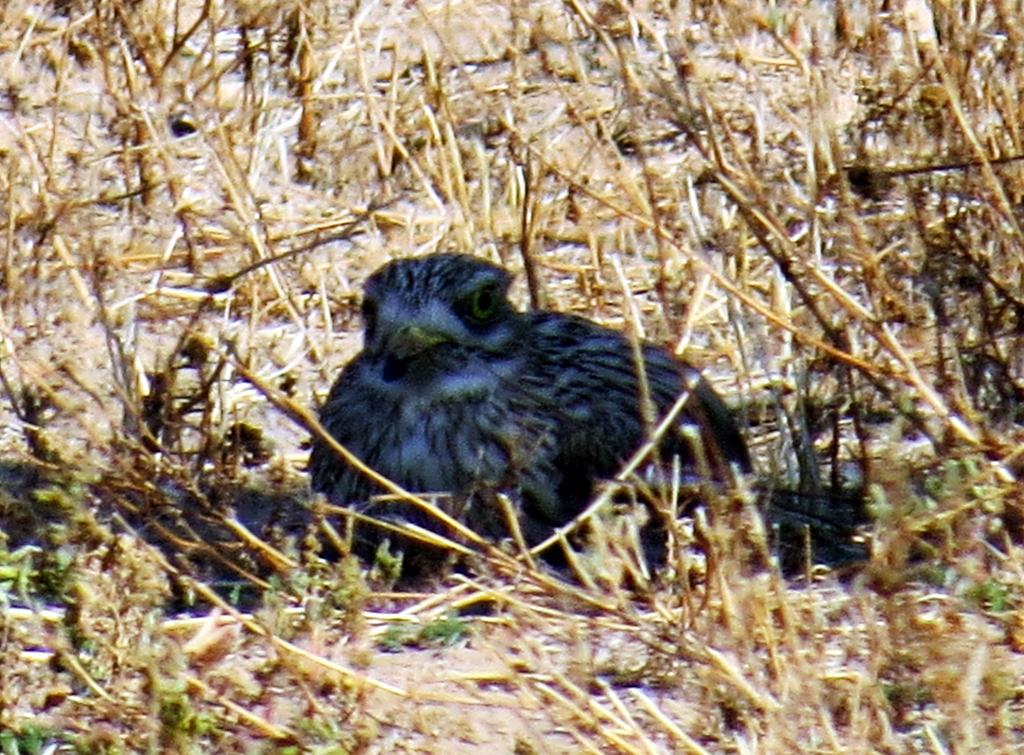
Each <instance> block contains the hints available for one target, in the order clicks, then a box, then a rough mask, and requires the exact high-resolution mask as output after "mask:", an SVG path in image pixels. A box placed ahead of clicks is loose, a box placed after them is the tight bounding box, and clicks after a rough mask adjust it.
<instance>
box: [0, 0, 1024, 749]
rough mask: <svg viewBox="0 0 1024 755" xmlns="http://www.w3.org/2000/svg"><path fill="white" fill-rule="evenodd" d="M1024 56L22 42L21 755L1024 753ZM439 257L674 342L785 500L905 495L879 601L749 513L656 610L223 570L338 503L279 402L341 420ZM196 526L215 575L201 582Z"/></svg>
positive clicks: (303, 10) (8, 146) (719, 14)
mask: <svg viewBox="0 0 1024 755" xmlns="http://www.w3.org/2000/svg"><path fill="white" fill-rule="evenodd" d="M932 12H934V13H936V14H937V15H935V16H932ZM1021 29H1024V14H1022V12H1021V10H1020V9H1019V8H1018V7H1016V6H1015V5H1014V4H1011V3H999V2H996V3H946V4H941V3H935V4H933V7H932V9H931V10H929V7H928V4H926V3H923V2H917V0H905V2H881V0H863V1H860V0H836V1H835V2H834V3H829V4H825V3H820V4H819V3H807V4H804V3H782V4H778V5H777V4H775V3H758V2H755V3H727V2H724V3H720V2H712V3H703V2H680V3H662V2H651V3H637V4H635V5H634V6H630V5H625V4H618V3H615V2H608V3H594V2H575V0H570V2H568V3H565V4H561V3H558V2H536V3H516V2H494V3H475V2H474V3H469V2H461V3H460V2H449V3H440V2H438V3H432V2H414V3H409V2H401V3H397V2H393V3H388V2H384V3H377V4H369V5H359V4H343V3H326V2H321V1H320V0H309V2H306V3H298V2H285V3H262V4H261V3H257V2H248V3H243V2H230V1H229V2H210V3H201V2H198V1H196V0H177V1H176V2H175V1H172V0H139V1H138V2H131V3H129V2H123V0H95V1H94V2H91V3H87V2H83V1H80V0H65V1H64V2H53V3H36V2H24V1H22V0H9V1H8V2H6V3H5V4H3V6H2V7H0V81H3V82H4V87H3V92H2V95H0V102H2V109H0V168H2V171H0V201H2V203H3V204H2V206H0V218H2V219H3V229H2V232H0V233H2V237H0V238H2V241H0V264H2V268H0V302H2V308H0V378H2V384H0V385H2V389H3V391H2V398H0V453H2V456H0V606H2V607H3V613H2V618H0V622H2V623H0V628H2V631H0V732H2V733H0V743H2V744H3V747H4V748H5V750H4V751H5V752H10V751H13V752H33V751H37V750H34V749H33V747H34V746H38V747H42V746H44V745H45V744H47V743H67V744H72V745H73V746H74V747H75V748H77V749H78V750H79V751H82V752H125V751H143V750H146V751H157V750H165V751H175V752H211V751H217V752H235V751H246V752H248V751H269V750H273V751H278V750H280V751H311V752H343V751H346V752H347V751H352V750H359V751H371V752H391V751H416V752H419V751H435V750H440V749H442V748H443V749H444V750H445V751H447V752H456V751H459V752H462V751H465V752H470V751H474V752H475V751H493V752H512V751H514V752H518V753H528V752H560V751H566V752H569V751H572V752H577V751H590V752H598V751H600V752H606V751H607V752H611V751H624V752H647V751H709V752H727V751H738V752H795V751H802V752H861V751H883V752H903V751H925V752H949V751H955V752H966V751H979V752H1010V751H1018V750H1019V749H1020V748H1021V747H1022V746H1024V720H1022V710H1024V708H1022V703H1021V697H1022V693H1024V692H1022V678H1024V657H1022V655H1021V652H1022V650H1024V614H1022V611H1021V600H1022V598H1024V595H1022V590H1024V582H1022V579H1024V561H1022V555H1021V548H1020V545H1019V535H1020V534H1021V532H1020V528H1021V526H1022V522H1024V520H1022V511H1021V509H1022V506H1024V497H1022V495H1021V492H1020V487H1019V485H1018V483H1017V482H1016V479H1017V477H1019V476H1020V474H1021V470H1022V463H1021V461H1022V460H1021V453H1020V450H1021V448H1024V446H1022V439H1024V432H1022V427H1024V424H1022V423H1024V414H1022V407H1024V403H1022V400H1021V399H1022V396H1024V363H1022V356H1021V355H1022V354H1024V348H1022V335H1021V334H1022V333H1024V319H1022V318H1024V290H1022V281H1024V262H1022V261H1024V236H1022V233H1021V222H1022V220H1021V213H1020V212H1019V207H1020V201H1021V196H1022V194H1024V180H1022V174H1021V170H1022V165H1021V164H1020V163H1018V162H1016V161H1015V160H1014V159H1011V158H1015V156H1018V155H1022V154H1024V143H1022V142H1024V134H1022V132H1021V130H1020V124H1021V123H1022V122H1024V117H1022V116H1024V102H1022V100H1021V93H1022V92H1024V60H1022V59H1021V55H1022V51H1024V39H1022V38H1021V36H1020V35H1021V31H1020V30H1021ZM435 250H459V251H468V252H474V253H478V254H482V255H485V256H487V257H489V258H491V259H494V260H498V261H501V262H502V263H504V264H506V265H508V266H509V267H510V268H512V269H514V270H516V271H518V272H523V271H524V269H525V272H526V273H527V274H526V275H522V274H521V275H520V276H519V279H520V280H521V281H524V283H521V284H520V288H519V289H518V293H517V295H518V296H519V297H520V300H521V301H522V302H523V303H524V304H525V302H526V301H527V300H528V298H529V297H531V296H532V298H533V299H534V300H535V301H540V302H542V303H544V304H545V305H546V306H550V307H553V308H557V309H560V310H566V311H575V312H579V313H582V314H585V315H587V316H590V317H594V318H597V319H600V320H602V321H605V322H608V323H612V324H623V326H625V323H628V322H630V320H631V316H630V315H629V311H628V310H629V308H630V307H633V308H635V311H636V312H637V313H638V314H639V318H638V320H639V324H640V326H641V327H642V328H643V329H644V330H645V331H646V333H647V335H648V336H649V337H651V338H653V339H655V340H658V341H661V342H665V343H669V344H671V345H672V346H673V347H674V348H677V349H678V350H679V351H680V353H682V352H684V351H685V353H686V355H687V358H689V359H690V360H691V361H693V362H695V363H697V364H700V365H702V366H704V367H705V368H706V369H707V370H708V373H709V374H710V375H711V376H712V377H713V378H714V379H715V381H716V383H717V385H718V386H719V388H720V390H721V391H722V393H723V394H724V395H726V396H727V397H728V398H729V401H730V403H732V404H734V405H735V406H737V407H738V408H739V409H740V411H741V413H742V414H743V416H744V417H745V422H746V424H747V425H748V430H749V433H748V434H749V436H750V437H751V440H752V444H753V446H754V448H755V451H756V453H757V455H758V457H759V458H758V464H759V467H760V469H761V471H762V473H763V474H764V475H765V476H767V477H771V478H773V479H777V480H782V481H785V482H787V483H795V481H796V480H797V479H798V478H799V477H800V476H801V474H806V472H807V465H806V463H805V464H804V465H803V472H802V473H801V471H800V466H801V465H800V463H799V460H800V459H806V458H808V456H809V455H814V456H816V457H817V459H818V461H819V462H820V465H821V466H820V469H821V474H822V477H823V478H824V479H825V480H830V479H831V480H833V481H843V480H850V479H851V478H852V479H855V480H860V481H862V482H863V483H864V484H865V486H866V487H867V488H868V489H869V490H870V495H871V499H872V502H873V510H874V513H875V515H876V517H877V521H878V523H877V525H876V526H875V528H874V532H873V533H871V537H872V549H873V555H872V559H871V562H870V564H868V565H867V567H866V568H864V569H863V570H862V571H860V572H859V573H858V574H856V575H855V576H854V577H853V578H852V579H851V580H846V581H840V580H839V579H838V578H837V577H836V575H834V574H831V573H830V572H828V571H827V570H819V571H818V572H816V573H815V574H813V575H812V579H811V580H810V581H809V582H808V580H806V579H805V580H802V581H799V580H798V581H796V582H792V583H787V582H786V581H785V580H783V579H782V578H781V577H779V576H778V575H777V574H775V573H774V572H772V571H764V570H758V569H755V568H753V567H751V566H750V565H749V562H750V559H746V558H743V557H741V555H740V554H741V553H742V552H743V549H746V548H750V547H756V542H754V543H753V544H752V542H750V541H756V540H757V538H756V537H751V536H750V535H749V532H748V528H747V525H749V524H750V521H751V519H750V517H751V512H749V511H746V510H744V509H743V507H739V508H737V507H735V506H732V505H731V504H732V503H735V501H728V500H726V501H720V502H718V505H716V506H713V507H712V511H711V512H710V514H709V517H710V522H709V523H708V524H707V525H706V527H704V528H702V527H701V526H700V522H698V523H697V525H698V526H697V527H696V530H695V533H694V534H693V537H694V538H695V540H696V541H697V542H696V543H695V544H694V545H695V546H699V547H694V548H681V549H680V551H679V552H678V553H677V556H678V558H677V559H676V562H675V566H674V570H673V571H672V573H671V574H670V575H669V577H668V578H666V579H665V580H663V581H662V582H661V583H659V584H658V585H657V586H656V587H655V588H653V589H651V590H641V591H639V593H637V592H634V591H624V590H620V589H619V588H618V587H617V586H616V585H617V582H616V579H614V578H613V577H612V576H610V575H605V576H606V578H601V577H600V572H601V569H602V568H604V567H605V566H606V564H605V562H604V561H603V560H602V558H601V557H600V556H595V557H594V560H595V562H596V566H595V565H592V568H593V569H596V571H597V573H598V575H599V577H598V578H597V579H595V583H594V584H593V585H589V586H587V587H580V586H579V585H576V584H565V583H563V582H561V581H560V580H558V579H556V578H554V577H550V576H545V575H544V574H543V573H540V572H537V571H536V570H531V569H526V568H522V567H517V566H515V565H514V564H511V562H510V561H509V560H508V559H504V560H502V559H501V558H500V557H498V556H495V557H494V558H493V559H491V561H490V562H488V563H489V565H488V564H487V563H485V564H484V565H483V568H481V569H480V570H478V571H477V572H471V573H473V574H477V576H474V577H469V576H458V575H452V576H449V577H447V578H445V580H444V581H443V582H442V583H441V584H439V585H438V586H437V587H436V589H435V590H432V591H430V592H427V593H424V594H408V593H407V594H386V593H380V592H372V591H370V590H369V589H368V588H367V587H366V583H365V581H364V580H363V579H362V577H361V576H360V575H359V574H358V571H357V570H356V569H355V565H354V564H352V563H351V562H348V561H342V562H340V563H330V562H324V561H320V560H319V559H317V558H316V557H315V555H314V554H311V553H310V548H311V545H310V543H309V542H306V541H298V542H296V541H293V540H289V538H288V537H287V536H284V537H282V538H281V541H280V542H270V541H269V540H268V539H267V537H265V536H264V534H263V533H262V532H261V533H260V537H259V538H258V539H257V538H252V539H249V540H248V541H246V537H247V535H246V533H245V532H244V531H242V530H240V529H239V528H236V529H235V530H234V531H233V532H230V533H229V534H230V535H231V537H230V538H225V531H224V524H223V506H224V505H225V503H226V502H227V503H233V504H237V506H238V508H239V510H243V509H245V506H248V510H255V511H264V510H271V509H273V506H277V507H278V508H281V507H284V508H287V507H288V506H290V505H295V506H297V505H298V504H297V503H295V501H297V500H300V499H301V498H302V497H303V493H302V486H303V485H304V480H303V465H304V459H305V455H306V451H305V450H304V449H303V448H302V445H301V444H302V442H303V440H304V439H305V438H306V437H307V436H308V430H307V428H305V427H303V426H302V423H301V422H300V421H298V420H297V419H296V416H295V415H294V414H289V413H286V412H283V411H282V410H281V408H280V402H278V403H276V404H275V403H273V402H271V401H270V400H269V398H268V396H269V395H274V396H277V395H278V394H281V395H283V396H286V397H288V398H290V399H291V401H293V402H294V404H295V405H297V406H299V407H307V408H310V407H314V406H315V405H316V404H317V402H318V400H319V399H320V398H322V397H323V395H324V393H325V391H326V389H327V387H328V386H329V385H330V382H331V380H332V379H333V376H334V375H335V374H336V371H337V369H338V367H339V366H340V365H341V364H342V363H343V362H344V361H345V360H346V359H347V358H348V357H349V356H350V355H351V354H353V353H354V351H355V350H356V349H357V348H358V321H357V318H356V316H355V315H356V312H357V308H356V304H357V301H358V289H359V284H360V282H361V281H362V279H363V278H364V277H365V276H366V275H367V273H368V272H369V271H370V270H372V269H373V268H375V267H376V266H377V265H378V264H380V263H382V262H383V261H385V260H387V259H390V258H392V257H395V256H405V255H412V254H419V253H424V252H430V251H435ZM620 270H621V275H620V273H619V271H620ZM527 277H529V279H530V281H531V284H532V285H531V286H529V287H527V286H526V285H525V280H526V278H527ZM624 284H625V286H626V288H625V289H624ZM624 290H625V292H626V293H627V294H628V295H626V296H624ZM254 490H256V491H260V495H258V496H255V497H253V494H252V491H254ZM238 491H248V494H249V496H250V497H249V498H248V499H244V501H243V503H244V505H243V503H239V500H242V499H239V498H236V497H235V496H236V495H237V494H238ZM261 496H262V497H261ZM272 504H273V505H272ZM182 507H193V508H194V507H198V508H199V509H201V510H202V511H203V512H206V514H207V516H206V520H204V521H209V522H213V523H215V524H216V523H219V524H217V527H219V528H215V527H214V525H213V524H211V525H210V526H211V530H210V531H211V532H216V533H217V537H218V538H221V540H219V541H218V542H220V543H221V544H220V545H217V546H215V547H212V548H208V549H206V550H203V549H202V548H198V547H196V546H195V543H193V544H192V545H191V546H190V545H189V544H188V543H187V542H186V539H182V540H181V541H180V542H179V546H180V547H177V548H175V547H170V548H168V547H167V543H168V540H169V539H171V542H175V541H174V540H173V538H174V537H182V536H181V532H182V530H181V529H180V528H178V529H176V527H178V525H179V523H178V522H177V520H176V516H177V512H178V511H179V510H180V509H181V508H182ZM240 518H241V519H242V521H247V520H246V518H245V517H243V516H241V514H240ZM740 523H745V524H740ZM189 526H192V525H189ZM197 526H198V531H197V532H195V533H194V537H193V538H192V540H194V541H198V542H201V541H204V540H207V539H208V538H207V535H208V533H207V532H206V531H205V530H203V528H202V526H200V525H197ZM271 529H272V528H271ZM285 529H286V528H285ZM286 531H287V530H286ZM175 533H176V534H175ZM681 534H684V533H682V532H681ZM157 541H162V542H163V544H164V550H158V549H157V548H155V547H154V546H153V545H152V543H153V542H157ZM229 541H230V545H227V544H225V543H229ZM240 542H241V543H242V545H238V543H240ZM272 545H273V546H275V547H277V546H279V547H280V550H279V551H275V550H272V549H271V546H272ZM698 554H699V556H700V557H698ZM217 559H222V560H225V561H230V562H231V563H232V564H234V565H235V566H236V567H238V568H242V569H246V570H248V572H249V574H250V575H251V578H252V579H253V580H254V581H256V582H257V583H258V584H262V585H263V586H264V587H265V588H266V590H265V592H264V593H263V597H262V598H261V599H260V600H259V601H258V602H257V603H256V605H258V608H255V609H254V611H253V612H252V613H241V612H239V611H238V610H237V609H236V608H234V607H232V606H231V605H230V604H228V603H223V602H222V601H221V600H220V598H218V597H217V595H216V594H212V593H210V592H209V591H208V587H207V585H206V580H208V579H209V578H210V575H211V574H213V573H215V572H216V571H217V570H216V569H212V568H207V567H210V566H211V564H213V563H214V562H216V561H217ZM609 562H610V559H609ZM172 594H173V595H175V596H176V597H175V598H174V599H173V600H172V598H171V595H172ZM183 594H184V595H185V598H187V596H188V595H189V594H191V595H195V596H199V597H203V596H206V602H203V601H200V603H199V605H201V606H202V608H201V609H199V610H197V611H194V612H193V613H192V615H188V614H182V615H175V614H174V613H173V612H172V608H171V607H172V606H180V604H181V601H182V600H183ZM211 602H212V603H218V602H220V603H221V606H220V607H218V608H210V605H211ZM196 614H198V615H196ZM395 650H397V652H394V651H395Z"/></svg>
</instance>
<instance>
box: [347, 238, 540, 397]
mask: <svg viewBox="0 0 1024 755" xmlns="http://www.w3.org/2000/svg"><path fill="white" fill-rule="evenodd" d="M509 283H510V279H509V276H508V274H507V273H506V272H505V271H504V270H502V269H501V268H500V267H497V266H495V265H492V264H490V263H488V262H485V261H484V260H481V259H478V258H476V257H471V256H469V255H461V254H435V255H431V256H428V257H416V258H409V259H401V260H396V261H394V262H391V263H389V264H387V265H385V266H384V267H382V268H381V269H380V270H378V271H377V272H375V273H374V274H373V275H372V276H370V278H369V279H368V280H367V281H366V285H365V286H364V289H363V290H364V296H363V323H364V328H365V342H364V346H363V350H364V355H365V356H366V357H368V358H369V359H370V360H372V364H373V365H374V366H375V367H379V369H380V375H379V377H380V379H382V380H383V381H384V382H385V383H398V382H406V383H410V382H411V383H416V384H420V385H426V384H428V383H430V382H432V381H437V380H439V379H443V380H445V381H447V383H451V384H452V385H449V386H448V387H449V388H453V387H458V386H457V385H456V384H454V383H453V381H457V380H460V379H461V380H463V381H466V385H465V386H464V387H466V388H471V387H472V383H473V381H474V380H475V379H477V378H479V377H483V376H484V375H485V374H486V373H487V371H488V370H489V369H491V368H493V367H495V366H496V365H499V364H501V363H502V362H504V361H506V360H507V359H508V358H509V357H510V355H511V354H513V353H514V352H515V348H516V344H517V341H518V339H519V338H520V335H521V332H522V316H521V315H520V314H519V313H518V312H516V310H515V309H513V308H512V305H511V304H510V303H509V301H508V297H507V293H508V287H509ZM478 372H479V375H477V373H478Z"/></svg>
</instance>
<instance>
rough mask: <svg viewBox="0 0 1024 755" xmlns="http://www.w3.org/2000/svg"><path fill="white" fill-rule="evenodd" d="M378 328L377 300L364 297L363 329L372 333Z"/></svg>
mask: <svg viewBox="0 0 1024 755" xmlns="http://www.w3.org/2000/svg"><path fill="white" fill-rule="evenodd" d="M376 328H377V302H375V301H374V300H373V299H369V298H364V299H363V329H364V330H365V331H366V334H367V335H368V336H369V335H372V334H373V331H374V330H376Z"/></svg>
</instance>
